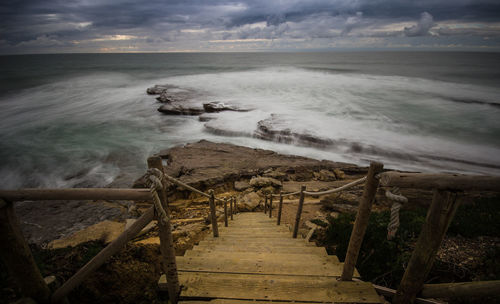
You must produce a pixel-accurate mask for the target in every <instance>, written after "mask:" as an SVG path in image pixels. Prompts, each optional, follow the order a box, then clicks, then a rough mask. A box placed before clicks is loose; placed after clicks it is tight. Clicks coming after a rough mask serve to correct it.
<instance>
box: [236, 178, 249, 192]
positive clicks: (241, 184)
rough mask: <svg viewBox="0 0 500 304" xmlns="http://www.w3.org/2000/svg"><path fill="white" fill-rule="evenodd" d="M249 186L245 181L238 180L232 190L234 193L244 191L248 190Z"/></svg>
mask: <svg viewBox="0 0 500 304" xmlns="http://www.w3.org/2000/svg"><path fill="white" fill-rule="evenodd" d="M250 187H251V186H250V184H249V183H248V181H245V180H239V181H235V182H234V190H236V191H245V190H246V189H248V188H250Z"/></svg>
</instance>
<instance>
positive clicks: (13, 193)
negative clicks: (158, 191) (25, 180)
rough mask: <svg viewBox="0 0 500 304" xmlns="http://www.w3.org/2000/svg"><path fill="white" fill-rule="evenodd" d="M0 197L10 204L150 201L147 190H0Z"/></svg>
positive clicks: (149, 194) (149, 193)
mask: <svg viewBox="0 0 500 304" xmlns="http://www.w3.org/2000/svg"><path fill="white" fill-rule="evenodd" d="M0 197H1V198H3V199H5V200H7V201H11V202H17V201H49V200H138V201H151V192H149V189H119V188H71V189H19V190H0Z"/></svg>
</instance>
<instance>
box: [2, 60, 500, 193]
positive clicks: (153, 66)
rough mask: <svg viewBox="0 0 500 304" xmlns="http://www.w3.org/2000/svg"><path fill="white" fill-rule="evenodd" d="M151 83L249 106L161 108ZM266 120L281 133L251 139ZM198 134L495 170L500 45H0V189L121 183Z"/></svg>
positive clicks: (407, 165) (402, 166)
mask: <svg viewBox="0 0 500 304" xmlns="http://www.w3.org/2000/svg"><path fill="white" fill-rule="evenodd" d="M154 85H168V86H169V89H168V90H169V91H171V93H172V94H173V95H174V96H175V95H176V94H177V96H183V97H182V98H181V100H180V101H178V102H179V103H187V104H190V105H193V104H196V105H199V106H201V105H202V104H203V103H208V102H219V103H223V104H225V105H231V106H236V107H239V108H245V109H248V110H249V111H245V112H235V111H225V112H220V113H215V114H210V119H211V120H209V121H206V120H205V119H204V121H200V119H199V117H198V116H169V115H165V114H163V113H160V112H158V111H157V109H158V108H159V107H160V106H161V105H162V104H161V103H160V102H158V101H157V100H156V97H157V96H153V95H148V94H147V93H146V89H147V88H148V87H152V86H154ZM262 122H266V123H267V126H269V125H270V126H271V127H272V128H273V130H278V131H280V132H282V133H283V134H287V136H288V137H287V140H282V138H281V137H280V136H276V137H274V138H263V137H262V136H260V137H259V136H256V134H257V133H258V128H259V126H260V125H261V124H262ZM256 132H257V133H256ZM280 134H281V133H280ZM304 138H305V139H309V141H308V140H301V139H304ZM202 139H206V140H210V141H214V142H224V143H233V144H237V145H243V146H248V147H252V148H261V149H269V150H273V151H276V152H279V153H284V154H294V155H302V156H306V157H311V158H315V159H327V160H332V161H339V162H348V163H354V164H358V165H362V166H366V165H368V164H369V163H370V162H371V161H380V162H383V163H384V165H385V168H392V169H398V170H406V171H418V172H450V173H465V174H486V175H500V53H486V52H484V53H472V52H368V51H366V52H323V53H321V52H309V53H292V52H290V53H143V54H141V53H133V54H51V55H13V56H10V55H9V56H0V188H2V189H15V188H22V187H44V188H47V187H50V188H64V187H107V186H118V187H126V186H129V185H130V184H131V183H132V181H133V180H134V179H135V178H137V177H139V176H140V175H141V174H142V173H143V172H144V171H145V169H146V159H147V157H148V156H150V155H152V154H154V153H158V152H159V151H161V150H164V149H168V148H170V147H173V146H177V145H182V144H186V143H191V142H196V141H199V140H202ZM310 139H312V140H310ZM318 142H319V143H322V144H316V143H318ZM309 143H310V144H309ZM325 143H326V144H325Z"/></svg>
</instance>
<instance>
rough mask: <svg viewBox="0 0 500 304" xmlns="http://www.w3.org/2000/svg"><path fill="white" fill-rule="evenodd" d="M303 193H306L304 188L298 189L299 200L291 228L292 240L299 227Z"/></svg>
mask: <svg viewBox="0 0 500 304" xmlns="http://www.w3.org/2000/svg"><path fill="white" fill-rule="evenodd" d="M304 191H306V186H304V185H302V186H301V187H300V198H299V206H298V207H297V215H296V216H295V226H294V227H293V238H294V239H296V238H297V234H298V233H299V225H300V216H301V214H302V206H303V205H304Z"/></svg>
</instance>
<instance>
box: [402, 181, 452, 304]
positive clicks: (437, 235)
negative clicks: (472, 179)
mask: <svg viewBox="0 0 500 304" xmlns="http://www.w3.org/2000/svg"><path fill="white" fill-rule="evenodd" d="M458 205H459V204H458V200H457V194H456V193H451V192H448V191H444V190H434V196H433V198H432V204H431V206H430V208H429V210H428V211H427V217H426V219H425V223H424V225H423V226H422V230H421V232H420V235H419V236H418V240H417V244H416V245H415V250H413V253H412V255H411V258H410V261H409V262H408V266H407V267H406V270H405V273H404V275H403V278H402V279H401V283H400V284H399V287H398V291H397V293H396V295H395V296H394V298H393V303H395V304H403V303H410V302H413V301H414V299H415V297H416V296H417V294H418V293H419V292H420V291H421V290H422V286H423V284H424V282H425V279H426V277H427V275H428V274H429V272H430V271H431V268H432V264H433V263H434V259H435V257H436V254H437V251H438V250H439V247H440V246H441V242H442V241H443V238H444V236H445V234H446V231H447V230H448V226H449V225H450V223H451V220H452V219H453V216H454V214H455V211H456V210H457V208H458Z"/></svg>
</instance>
